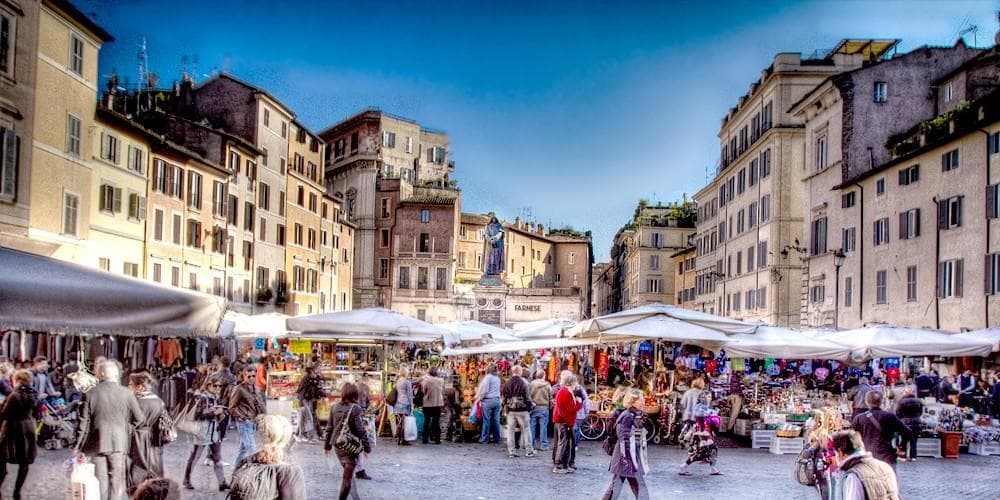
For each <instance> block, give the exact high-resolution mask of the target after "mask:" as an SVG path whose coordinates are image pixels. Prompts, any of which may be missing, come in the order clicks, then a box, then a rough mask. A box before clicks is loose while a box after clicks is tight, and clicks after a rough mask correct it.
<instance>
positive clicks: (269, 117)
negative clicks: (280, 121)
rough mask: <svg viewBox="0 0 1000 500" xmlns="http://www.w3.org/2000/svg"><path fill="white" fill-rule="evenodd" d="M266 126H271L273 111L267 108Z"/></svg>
mask: <svg viewBox="0 0 1000 500" xmlns="http://www.w3.org/2000/svg"><path fill="white" fill-rule="evenodd" d="M264 126H265V127H270V126H271V110H270V109H267V108H264Z"/></svg>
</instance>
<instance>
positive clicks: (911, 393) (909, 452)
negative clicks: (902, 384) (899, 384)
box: [896, 386, 924, 462]
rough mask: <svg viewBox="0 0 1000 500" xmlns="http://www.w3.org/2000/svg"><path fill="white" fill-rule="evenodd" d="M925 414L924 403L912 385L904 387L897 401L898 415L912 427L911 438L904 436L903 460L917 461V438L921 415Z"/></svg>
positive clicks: (902, 444) (901, 444)
mask: <svg viewBox="0 0 1000 500" xmlns="http://www.w3.org/2000/svg"><path fill="white" fill-rule="evenodd" d="M923 414H924V403H923V402H921V401H920V398H918V397H917V395H916V394H915V390H914V388H913V387H912V386H907V387H906V388H905V389H903V397H901V398H899V402H898V403H896V416H897V417H899V419H900V420H902V421H903V424H905V425H906V427H908V428H909V429H910V434H911V435H910V437H909V439H906V438H904V439H903V442H902V443H900V447H901V448H902V449H903V452H904V453H905V454H904V456H903V458H902V459H900V460H901V461H903V462H905V461H907V460H909V461H911V462H916V461H917V438H918V437H919V436H920V416H921V415H923Z"/></svg>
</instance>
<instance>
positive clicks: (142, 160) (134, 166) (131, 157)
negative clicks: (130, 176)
mask: <svg viewBox="0 0 1000 500" xmlns="http://www.w3.org/2000/svg"><path fill="white" fill-rule="evenodd" d="M127 167H128V169H129V170H131V171H133V172H138V173H140V174H141V173H145V171H146V152H145V151H143V150H141V149H139V148H137V147H135V146H129V147H128V165H127Z"/></svg>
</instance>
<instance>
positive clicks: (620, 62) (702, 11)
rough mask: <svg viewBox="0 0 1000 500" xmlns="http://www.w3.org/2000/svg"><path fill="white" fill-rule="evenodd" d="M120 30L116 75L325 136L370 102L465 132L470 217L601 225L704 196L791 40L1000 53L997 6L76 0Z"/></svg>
mask: <svg viewBox="0 0 1000 500" xmlns="http://www.w3.org/2000/svg"><path fill="white" fill-rule="evenodd" d="M72 1H73V3H74V4H75V5H77V6H78V7H80V9H81V10H82V11H83V12H85V13H87V14H88V15H91V16H92V17H93V18H94V19H95V20H96V21H97V22H98V23H99V24H100V25H101V26H102V27H104V28H105V29H106V30H108V31H109V32H110V33H111V34H112V35H113V36H114V37H115V39H116V41H115V42H112V43H110V44H107V45H105V46H104V47H103V48H102V50H101V60H100V72H101V75H102V77H104V78H106V77H107V76H108V75H111V74H113V73H116V74H118V75H119V77H120V78H121V79H122V80H123V81H125V82H131V83H135V82H136V81H137V80H138V67H139V64H138V60H139V59H138V52H139V47H140V44H141V42H142V40H143V39H145V40H146V45H147V54H148V61H149V68H150V71H151V72H154V73H156V74H157V75H158V76H159V78H160V83H161V85H167V86H169V85H170V84H171V83H172V82H173V81H174V80H178V79H180V77H181V75H182V72H183V71H184V70H185V69H186V70H187V71H188V73H189V74H193V75H194V76H195V79H196V81H203V80H205V79H207V78H209V77H210V76H211V75H212V74H213V73H215V72H218V71H226V72H229V73H232V74H233V75H235V76H237V77H240V78H242V79H244V80H247V81H249V82H251V83H253V84H256V85H258V86H260V87H263V88H265V89H267V90H268V91H269V92H270V93H271V94H272V95H274V96H275V97H277V98H278V99H279V100H281V101H282V102H283V103H284V104H286V105H287V106H289V107H290V108H292V109H293V110H294V111H295V112H296V113H297V115H298V118H299V120H300V121H301V122H302V123H303V124H305V125H306V126H307V127H310V128H311V129H313V130H315V131H320V130H323V129H325V128H327V127H328V126H330V125H333V124H335V123H337V122H339V121H341V120H342V119H344V118H347V117H348V116H351V115H353V114H355V113H357V112H358V111H361V110H362V109H364V108H367V107H377V108H380V109H382V110H383V111H386V112H389V113H393V114H396V115H402V116H405V117H408V118H411V119H413V120H416V121H418V122H419V123H421V124H422V125H423V126H425V127H428V128H434V129H439V130H444V131H446V132H447V133H448V134H449V136H450V138H451V157H452V158H453V159H454V160H455V162H456V167H455V178H457V179H458V181H459V186H460V188H461V189H462V210H463V211H465V212H483V213H485V212H490V211H494V212H496V213H497V214H498V215H500V216H501V217H502V218H505V219H507V220H513V219H514V217H517V216H520V217H521V218H522V219H525V218H527V219H530V220H534V221H536V222H539V223H541V224H545V225H546V226H554V227H562V226H565V225H569V226H572V227H574V228H576V229H578V230H591V231H593V245H594V253H595V259H596V260H597V261H603V260H606V259H607V258H608V254H609V250H610V246H611V241H612V238H613V237H614V234H615V232H616V231H617V230H618V229H619V228H620V227H621V226H622V225H623V224H625V223H626V222H628V221H629V219H630V218H631V216H632V213H633V211H634V209H635V206H636V204H637V203H638V200H639V199H642V198H644V199H647V200H650V201H653V202H656V201H662V202H665V203H666V202H670V201H675V200H680V199H682V197H683V196H684V195H685V194H686V195H687V196H688V197H690V196H691V195H692V194H694V193H695V192H697V191H698V190H699V189H700V188H701V187H702V186H703V185H704V184H705V183H706V182H707V180H708V177H707V175H708V173H709V172H711V171H713V170H714V167H715V165H716V164H717V162H718V156H719V144H718V138H717V134H718V131H719V124H720V120H721V118H722V117H723V116H724V115H725V113H726V112H727V110H728V109H729V108H730V107H732V106H734V105H735V104H736V102H737V100H738V99H739V97H740V96H742V95H743V94H745V93H746V92H747V89H748V87H749V85H750V83H752V82H753V81H755V80H757V79H758V78H759V76H760V72H761V70H763V69H764V68H766V67H767V66H768V65H770V63H771V61H772V59H773V57H774V55H775V54H776V53H778V52H801V53H802V54H803V55H809V54H812V53H814V52H815V51H817V50H819V51H823V50H825V49H826V50H828V49H831V48H833V47H834V46H835V45H836V44H837V42H838V41H839V40H841V39H843V38H898V39H901V40H902V42H901V43H900V45H899V49H898V52H899V53H902V52H906V51H909V50H911V49H913V48H916V47H919V46H922V45H951V44H953V43H954V42H955V41H956V40H957V39H958V38H959V34H960V33H961V32H962V31H963V30H966V29H968V28H970V27H972V26H975V27H977V28H978V30H977V31H976V32H974V33H973V32H969V33H966V34H965V35H964V38H965V39H966V41H967V43H969V44H973V43H975V44H976V45H978V46H986V45H992V43H993V39H994V35H995V34H996V33H997V30H998V23H997V10H998V8H1000V0H978V1H972V0H943V1H937V2H931V1H919V0H910V1H904V0H895V1H860V0H854V1H852V0H841V1H813V2H807V1H783V2H775V1H757V2H749V1H747V2H727V1H718V2H701V1H697V2H695V1H689V2H668V1H660V2H641V1H635V2H611V1H594V2H579V1H572V0H563V1H545V0H543V1H536V2H512V1H505V2H461V1H459V2H452V1H449V0H440V1H435V2H395V1H392V0H383V1H381V2H360V1H357V0H354V1H350V2H339V1H322V2H320V1H315V2H296V1H294V0H288V1H284V2H272V1H265V0H243V1H228V0H210V1H204V0H202V1H198V2H194V1H188V0H172V1H169V2H162V1H161V2H154V1H146V0H130V1H124V0H118V1H115V0H72Z"/></svg>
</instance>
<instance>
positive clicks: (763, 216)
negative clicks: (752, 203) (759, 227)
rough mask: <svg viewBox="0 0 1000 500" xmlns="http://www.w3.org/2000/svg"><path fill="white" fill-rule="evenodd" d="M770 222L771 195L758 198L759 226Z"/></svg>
mask: <svg viewBox="0 0 1000 500" xmlns="http://www.w3.org/2000/svg"><path fill="white" fill-rule="evenodd" d="M769 220H771V195H769V194H765V195H764V196H761V197H760V222H761V224H763V223H765V222H767V221H769Z"/></svg>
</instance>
